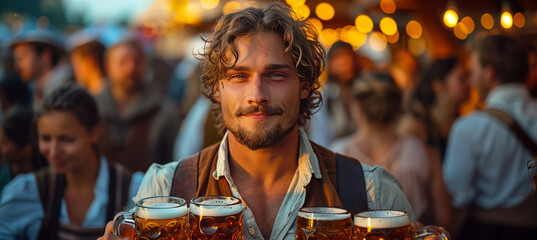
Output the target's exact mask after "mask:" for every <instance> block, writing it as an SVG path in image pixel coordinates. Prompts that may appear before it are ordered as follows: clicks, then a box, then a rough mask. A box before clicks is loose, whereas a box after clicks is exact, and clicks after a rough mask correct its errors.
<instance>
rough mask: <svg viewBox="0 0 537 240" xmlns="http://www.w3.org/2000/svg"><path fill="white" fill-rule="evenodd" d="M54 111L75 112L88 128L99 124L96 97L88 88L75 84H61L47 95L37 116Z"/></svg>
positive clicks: (90, 128)
mask: <svg viewBox="0 0 537 240" xmlns="http://www.w3.org/2000/svg"><path fill="white" fill-rule="evenodd" d="M52 111H66V112H70V113H72V114H74V115H75V116H76V118H77V119H78V120H79V121H80V122H81V123H82V124H83V125H84V126H85V127H86V128H87V129H88V130H92V129H93V128H94V127H95V126H97V125H99V121H100V118H99V111H98V108H97V103H96V102H95V99H94V98H93V96H91V94H90V93H89V92H88V91H87V90H86V89H84V88H82V87H79V86H77V85H74V84H70V85H64V86H61V87H59V88H57V89H55V90H54V91H52V92H51V93H50V94H49V95H47V96H45V99H43V102H42V103H41V105H40V107H39V108H38V110H37V113H36V116H37V118H39V117H40V116H41V115H44V114H47V113H49V112H52Z"/></svg>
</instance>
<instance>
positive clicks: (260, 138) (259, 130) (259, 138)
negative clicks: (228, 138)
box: [228, 105, 296, 150]
mask: <svg viewBox="0 0 537 240" xmlns="http://www.w3.org/2000/svg"><path fill="white" fill-rule="evenodd" d="M255 112H262V113H267V114H277V115H281V114H283V109H280V108H271V107H268V106H265V105H259V106H252V107H249V108H246V109H239V111H237V113H235V116H236V117H239V116H241V115H245V114H249V113H255ZM294 123H296V120H295V121H294ZM256 125H257V126H256V127H255V129H254V130H251V131H249V130H246V129H244V128H243V127H242V126H235V128H233V127H228V130H229V131H230V132H231V134H233V136H235V138H236V139H237V141H238V142H239V143H241V144H242V145H245V146H246V147H248V148H249V149H250V150H258V149H266V148H270V147H273V146H275V145H276V144H277V143H278V142H280V141H281V140H282V139H283V138H284V137H285V136H287V135H288V134H289V133H290V132H291V131H292V130H293V128H294V127H295V124H289V126H285V128H284V126H282V123H281V122H280V123H278V124H277V125H276V126H275V127H274V128H272V129H267V128H265V127H264V126H263V124H261V123H259V124H256Z"/></svg>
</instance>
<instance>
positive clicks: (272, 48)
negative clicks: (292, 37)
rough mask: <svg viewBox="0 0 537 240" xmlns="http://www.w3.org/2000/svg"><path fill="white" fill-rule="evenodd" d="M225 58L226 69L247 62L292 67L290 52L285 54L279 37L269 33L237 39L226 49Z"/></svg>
mask: <svg viewBox="0 0 537 240" xmlns="http://www.w3.org/2000/svg"><path fill="white" fill-rule="evenodd" d="M231 47H232V48H233V49H234V50H235V53H234V52H233V50H232V49H231ZM234 54H236V55H234ZM225 58H226V62H227V63H228V64H227V66H226V67H227V68H229V67H232V65H233V64H237V65H242V64H244V63H247V62H248V63H251V62H259V63H264V65H266V66H271V65H290V66H294V63H293V57H292V55H291V53H290V52H286V46H285V45H284V43H283V40H282V39H281V37H280V36H279V35H277V34H276V33H270V32H261V33H255V34H251V35H248V36H243V37H238V38H237V39H235V41H233V43H232V44H231V46H230V48H228V49H227V51H226V53H225Z"/></svg>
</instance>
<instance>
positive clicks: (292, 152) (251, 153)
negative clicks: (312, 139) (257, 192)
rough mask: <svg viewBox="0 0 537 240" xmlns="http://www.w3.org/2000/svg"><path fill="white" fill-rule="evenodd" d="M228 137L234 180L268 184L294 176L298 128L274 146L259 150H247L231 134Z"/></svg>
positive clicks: (296, 161)
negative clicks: (284, 177)
mask: <svg viewBox="0 0 537 240" xmlns="http://www.w3.org/2000/svg"><path fill="white" fill-rule="evenodd" d="M228 136H229V137H228V143H229V155H230V161H229V165H230V171H231V173H232V175H233V176H234V178H235V176H237V177H240V178H241V179H244V178H250V179H251V180H254V181H262V182H265V183H268V182H275V181H277V180H278V179H280V178H281V177H283V176H288V175H289V174H291V175H294V173H295V171H296V169H297V167H298V160H297V159H298V147H299V137H298V127H295V129H293V130H292V131H291V132H290V133H289V134H288V135H287V136H286V137H285V138H284V139H282V141H280V142H279V143H278V144H276V145H275V146H273V147H270V148H267V149H260V150H251V149H249V148H248V147H247V146H245V145H243V144H241V143H240V142H238V141H237V139H236V138H235V137H234V136H233V134H231V133H230V134H229V135H228Z"/></svg>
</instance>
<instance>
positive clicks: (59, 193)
mask: <svg viewBox="0 0 537 240" xmlns="http://www.w3.org/2000/svg"><path fill="white" fill-rule="evenodd" d="M36 180H37V186H38V190H39V197H40V198H41V204H42V206H43V210H44V214H45V216H44V218H43V222H42V225H41V230H40V231H39V235H38V239H57V238H58V230H59V228H60V225H59V223H60V221H59V219H60V208H61V199H62V197H63V193H64V191H65V176H64V175H61V174H54V173H53V172H52V171H51V170H50V168H45V169H43V170H41V171H39V172H38V173H36Z"/></svg>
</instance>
